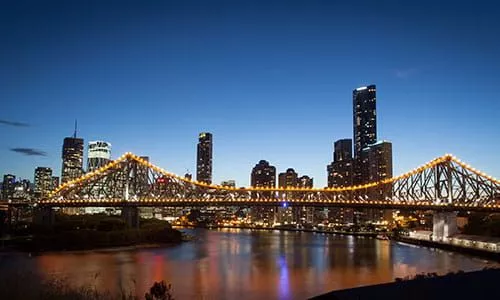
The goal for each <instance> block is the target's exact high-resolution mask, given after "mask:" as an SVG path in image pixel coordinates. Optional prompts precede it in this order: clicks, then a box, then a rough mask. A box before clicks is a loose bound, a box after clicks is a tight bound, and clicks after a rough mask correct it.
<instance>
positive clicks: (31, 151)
mask: <svg viewBox="0 0 500 300" xmlns="http://www.w3.org/2000/svg"><path fill="white" fill-rule="evenodd" d="M10 151H12V152H16V153H20V154H22V155H26V156H47V152H45V151H42V150H38V149H33V148H10Z"/></svg>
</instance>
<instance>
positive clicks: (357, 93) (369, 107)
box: [352, 85, 377, 184]
mask: <svg viewBox="0 0 500 300" xmlns="http://www.w3.org/2000/svg"><path fill="white" fill-rule="evenodd" d="M376 93H377V91H376V87H375V85H369V86H364V87H360V88H357V89H355V90H354V91H352V105H353V131H354V177H353V183H354V184H361V183H364V182H365V181H366V180H367V178H363V177H364V176H363V170H365V169H367V167H366V166H363V160H362V159H361V156H362V153H361V152H362V150H363V149H364V148H366V147H368V146H369V145H371V144H374V143H376V142H377V110H376V106H377V105H376V104H377V97H376Z"/></svg>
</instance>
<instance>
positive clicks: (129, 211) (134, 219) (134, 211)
mask: <svg viewBox="0 0 500 300" xmlns="http://www.w3.org/2000/svg"><path fill="white" fill-rule="evenodd" d="M122 218H123V220H124V221H125V223H127V225H128V226H130V227H131V228H139V208H137V207H123V208H122Z"/></svg>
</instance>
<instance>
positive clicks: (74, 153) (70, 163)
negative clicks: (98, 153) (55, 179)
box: [61, 121, 83, 183]
mask: <svg viewBox="0 0 500 300" xmlns="http://www.w3.org/2000/svg"><path fill="white" fill-rule="evenodd" d="M82 174H83V139H81V138H77V137H76V121H75V132H74V134H73V136H72V137H67V138H65V139H64V143H63V148H62V169H61V183H65V182H68V181H70V180H73V179H76V178H78V177H80V176H81V175H82Z"/></svg>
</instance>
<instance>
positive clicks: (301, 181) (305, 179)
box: [297, 175, 314, 189]
mask: <svg viewBox="0 0 500 300" xmlns="http://www.w3.org/2000/svg"><path fill="white" fill-rule="evenodd" d="M313 181H314V179H313V178H312V177H309V176H307V175H302V176H300V177H299V178H298V179H297V187H299V188H311V189H312V187H313Z"/></svg>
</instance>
